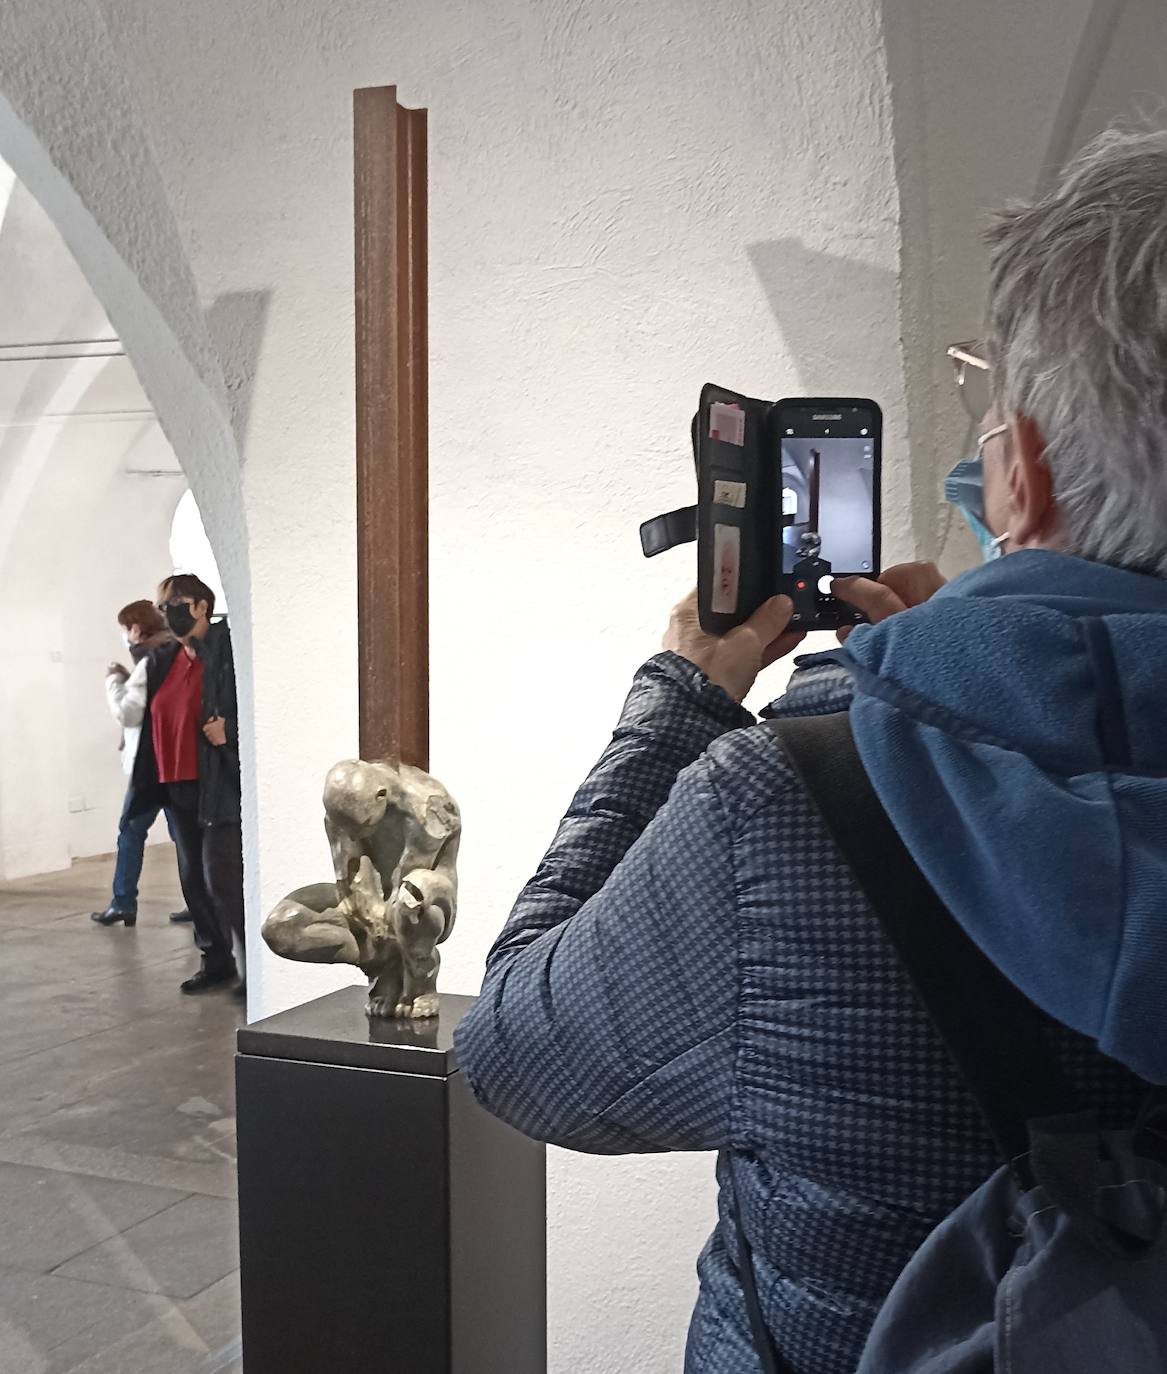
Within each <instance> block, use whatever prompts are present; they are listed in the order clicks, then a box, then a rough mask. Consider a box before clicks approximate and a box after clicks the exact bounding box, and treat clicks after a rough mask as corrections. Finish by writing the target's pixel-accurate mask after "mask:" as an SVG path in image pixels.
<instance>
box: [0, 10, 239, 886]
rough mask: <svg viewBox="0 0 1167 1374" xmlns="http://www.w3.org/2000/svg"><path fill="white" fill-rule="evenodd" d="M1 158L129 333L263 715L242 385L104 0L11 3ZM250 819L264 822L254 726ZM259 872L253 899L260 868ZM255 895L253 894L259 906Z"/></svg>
mask: <svg viewBox="0 0 1167 1374" xmlns="http://www.w3.org/2000/svg"><path fill="white" fill-rule="evenodd" d="M0 158H2V159H3V161H4V162H6V163H7V164H8V165H9V166H10V167H11V168H12V170H13V171H14V172H15V173H16V175H17V177H18V178H19V179H20V180H21V181H22V182H23V183H24V185H25V186H26V187H27V188H28V190H29V191H30V192H31V193H32V194H33V195H34V196H35V197H36V199H37V200H38V201H39V202H40V204H41V206H42V207H43V209H44V210H45V212H46V213H47V214H48V215H49V217H50V218H51V219H52V221H53V222H54V224H55V226H56V228H57V230H58V231H59V232H60V234H61V237H62V238H63V239H64V241H65V243H66V244H67V245H68V247H69V249H70V251H71V252H72V254H73V256H74V257H75V259H76V261H77V263H78V265H79V266H80V268H81V270H82V271H83V272H84V274H85V276H86V277H87V278H88V280H89V283H90V285H91V286H92V288H93V290H94V293H95V294H96V296H97V298H98V299H99V301H100V302H101V305H102V307H103V309H104V310H105V312H106V314H107V315H108V317H109V319H110V321H111V323H112V324H113V327H114V329H115V330H116V331H117V334H118V336H119V338H120V339H121V340H122V343H123V346H124V347H125V349H126V352H127V354H128V355H129V357H130V360H131V361H132V363H133V364H134V367H135V369H136V371H137V373H138V377H139V380H140V381H141V383H142V386H143V388H144V390H145V392H146V395H147V397H148V398H149V400H150V403H151V405H152V406H153V408H154V410H155V412H156V414H157V416H158V420H159V423H160V424H161V427H162V429H163V432H164V433H165V435H166V437H167V439H168V440H169V442H170V444H171V446H172V447H173V449H174V452H175V454H176V456H177V458H178V460H179V462H180V464H181V465H182V468H183V471H184V473H185V475H186V478H187V481H188V482H189V484H190V487H191V489H192V490H193V492H194V494H195V499H196V500H197V502H198V505H199V509H200V511H201V512H202V515H203V519H204V522H205V525H206V529H207V533H208V536H209V539H210V542H211V545H212V547H213V549H214V550H215V556H216V559H217V561H218V564H219V569H220V572H221V574H222V577H223V581H224V584H225V586H226V587H227V589H228V593H229V597H230V602H231V605H232V607H233V610H234V615H233V629H234V640H235V659H236V667H237V673H238V687H239V706H240V713H241V715H243V716H244V717H245V718H249V717H250V716H251V715H252V712H253V700H254V693H253V683H252V671H251V620H250V597H249V592H250V577H249V567H248V536H247V521H246V514H245V510H244V504H243V483H242V465H241V455H240V448H239V443H238V436H237V431H236V416H235V414H234V413H233V408H232V399H231V393H230V392H229V389H228V387H227V384H226V382H225V379H224V375H223V369H222V366H221V364H220V361H219V358H218V355H217V354H216V351H215V348H214V347H213V345H212V341H211V338H210V335H209V332H208V329H207V322H206V317H205V315H204V311H203V308H202V305H201V304H200V301H199V298H198V292H197V289H196V285H195V281H194V277H193V274H192V272H191V268H190V265H189V261H188V258H187V254H186V251H185V248H184V246H183V243H182V241H181V238H180V236H179V233H178V229H177V226H176V224H175V220H174V215H173V212H172V209H171V205H170V200H169V197H168V194H167V191H166V187H165V185H164V183H163V181H162V177H161V175H160V173H159V171H158V168H157V166H156V165H155V161H154V157H153V154H152V151H151V148H150V143H149V140H148V138H147V137H146V134H145V132H144V130H143V128H142V125H141V121H140V119H139V117H138V114H137V111H136V108H135V106H134V101H133V98H132V94H131V91H130V87H129V83H128V82H127V80H126V76H125V73H124V71H123V70H122V68H121V64H120V62H119V59H118V56H117V54H116V52H115V51H114V48H113V46H112V44H111V42H110V38H109V34H108V32H107V29H106V25H105V21H104V18H103V17H102V14H101V11H100V9H99V7H98V5H97V4H96V3H95V0H12V3H9V4H6V5H4V6H2V7H0ZM242 733H243V737H244V745H243V773H244V826H245V829H247V830H249V831H250V833H251V835H252V837H253V839H252V843H251V845H250V846H249V848H250V849H251V852H252V853H254V852H255V847H254V835H255V825H256V807H255V784H254V765H255V758H254V747H253V745H252V743H251V738H252V732H251V731H244V732H242ZM252 868H253V871H252V873H251V874H250V875H249V879H248V888H249V896H252V895H254V894H255V893H256V892H257V890H258V889H257V883H258V878H257V875H256V874H255V873H254V865H253V866H252ZM249 905H250V903H249Z"/></svg>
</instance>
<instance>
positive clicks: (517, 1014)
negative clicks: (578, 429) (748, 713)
mask: <svg viewBox="0 0 1167 1374" xmlns="http://www.w3.org/2000/svg"><path fill="white" fill-rule="evenodd" d="M678 662H679V660H678ZM650 667H651V665H650ZM706 685H708V684H706ZM697 686H698V688H699V687H700V684H697ZM721 695H722V696H723V697H724V701H725V703H726V704H727V705H732V703H730V699H729V697H728V696H724V694H721ZM636 698H637V692H636V691H635V690H634V693H633V697H632V698H630V708H631V711H632V719H631V721H629V720H628V719H627V717H628V713H627V712H626V719H625V720H624V721H622V722H621V729H620V730H618V731H617V734H616V737H615V739H614V740H613V744H612V745H611V746H610V747H609V749H608V751H606V752H605V755H604V758H603V759H601V761H600V764H599V765H598V766H597V768H596V769H595V770H594V771H593V773H592V775H591V777H590V778H589V779H588V782H587V783H585V785H584V787H583V788H582V789H581V791H580V793H579V795H578V796H577V798H576V801H575V803H574V804H573V807H572V811H571V812H570V813H569V815H568V817H567V819H566V820H565V821H564V823H563V825H562V826H561V827H560V831H559V834H558V836H557V837H556V840H555V842H554V844H553V845H552V847H551V849H550V851H549V852H548V854H547V856H546V858H545V859H544V861H543V864H542V865H541V866H540V869H539V872H538V874H537V875H536V877H535V878H534V879H533V880H532V881H531V882H530V883H529V884H528V885H527V887H526V888H525V889H524V890H523V892H522V894H521V895H520V897H519V900H518V902H517V904H516V906H515V909H514V912H513V913H512V915H511V918H510V920H509V921H508V923H507V926H506V929H505V930H504V932H503V935H502V937H501V938H500V940H499V941H498V943H497V944H496V945H495V948H494V950H493V951H492V952H491V955H490V957H489V960H488V963H487V975H486V981H485V984H484V986H483V990H482V996H481V998H480V999H479V1001H478V1003H477V1005H476V1006H475V1008H474V1010H473V1011H472V1012H471V1013H470V1015H469V1016H468V1017H467V1019H466V1020H465V1021H464V1022H463V1024H462V1026H461V1027H460V1028H459V1031H458V1035H457V1047H458V1054H459V1060H460V1062H461V1064H462V1067H463V1069H464V1071H465V1072H466V1074H467V1077H468V1079H469V1081H470V1083H471V1085H472V1086H473V1088H474V1090H475V1093H476V1094H477V1096H478V1098H479V1100H480V1101H481V1102H482V1103H483V1105H484V1106H486V1107H487V1109H488V1110H490V1111H491V1112H493V1113H494V1114H495V1115H497V1116H500V1117H502V1118H503V1119H504V1120H506V1121H508V1122H510V1124H511V1125H513V1126H515V1127H517V1128H518V1129H519V1130H522V1131H524V1132H525V1133H526V1134H528V1135H532V1136H535V1137H537V1138H539V1139H543V1140H548V1141H553V1142H555V1143H556V1144H559V1145H563V1146H566V1147H568V1148H570V1149H576V1150H585V1151H588V1152H592V1153H600V1154H624V1153H635V1152H643V1151H654V1150H705V1149H716V1148H720V1147H721V1146H724V1145H725V1144H727V1143H728V1140H729V1132H730V1103H731V1097H732V1084H733V1070H734V1054H735V1024H736V1021H735V1018H736V903H735V884H734V874H733V868H732V852H733V851H732V838H731V837H732V826H731V824H730V822H729V820H728V818H727V816H726V814H725V811H724V808H723V804H722V801H721V797H720V792H719V789H718V786H717V781H716V776H717V767H718V766H717V765H716V763H715V762H714V761H713V760H712V759H711V758H710V757H708V756H707V757H704V758H701V759H700V760H699V761H698V762H697V763H695V764H693V766H692V767H690V768H689V769H688V770H687V771H686V772H684V773H683V774H682V775H681V777H680V779H679V780H676V771H677V760H678V758H680V757H683V755H684V753H686V752H690V753H692V754H693V755H696V754H699V753H700V752H701V751H702V750H703V749H704V748H705V746H706V744H708V743H709V739H708V737H707V736H708V732H709V731H710V730H711V729H714V728H715V722H714V721H711V720H710V719H709V716H708V713H706V712H704V711H703V710H702V709H701V707H702V705H703V703H702V702H701V700H700V698H699V697H698V698H697V700H696V701H690V702H688V703H681V704H680V706H678V705H677V704H676V703H675V702H671V701H670V699H669V698H666V700H665V701H664V702H661V701H659V700H658V701H657V702H656V707H657V710H656V711H655V712H653V711H652V710H646V709H645V707H646V705H649V704H651V703H646V702H645V701H644V700H643V698H642V699H640V700H639V701H638V700H637V699H636ZM737 710H738V708H737V707H736V706H734V707H733V711H734V712H737ZM725 714H726V715H727V716H728V715H730V712H728V711H727V712H726V713H725ZM743 714H744V713H743ZM654 715H655V717H656V719H655V720H654ZM725 728H728V722H726V724H725V725H722V726H721V729H725ZM720 732H721V730H717V733H720ZM674 781H675V786H673V783H674ZM670 787H672V794H671V796H668V801H667V803H666V804H665V805H663V806H662V807H660V809H659V811H657V814H656V815H655V816H654V817H653V818H652V819H651V820H648V821H647V828H644V829H643V833H640V829H641V826H642V824H643V821H642V818H644V819H645V820H647V818H646V817H645V812H649V813H650V814H651V811H653V810H656V808H657V806H659V803H660V801H663V800H664V797H665V796H666V795H668V792H669V788H670ZM658 798H659V801H658ZM613 869H614V871H612V870H613Z"/></svg>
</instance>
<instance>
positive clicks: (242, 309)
mask: <svg viewBox="0 0 1167 1374" xmlns="http://www.w3.org/2000/svg"><path fill="white" fill-rule="evenodd" d="M270 304H271V292H270V291H228V292H225V293H224V294H223V295H222V296H220V297H219V298H218V299H217V300H216V301H213V302H212V303H211V305H210V306H208V308H207V333H208V334H210V336H211V343H212V344H213V345H214V348H215V352H216V353H217V354H218V355H219V362H220V364H221V365H222V368H223V380H224V382H225V383H226V385H227V398H228V400H229V401H230V403H231V428H232V430H233V432H234V434H235V442H236V444H237V445H238V446H239V459H240V463H241V464H242V463H244V462H246V460H247V451H246V447H245V441H246V438H247V424H248V421H249V419H250V417H251V395H252V392H253V390H254V389H255V373H256V369H257V367H258V366H259V348H260V344H261V343H262V342H263V334H264V329H265V328H266V325H267V311H268V306H269V305H270Z"/></svg>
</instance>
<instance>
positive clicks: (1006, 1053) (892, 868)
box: [764, 712, 1076, 1188]
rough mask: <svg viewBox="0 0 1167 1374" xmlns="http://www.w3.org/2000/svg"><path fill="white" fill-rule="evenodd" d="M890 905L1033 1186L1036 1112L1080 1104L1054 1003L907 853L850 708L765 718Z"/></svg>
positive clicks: (972, 1085) (974, 1084) (848, 853)
mask: <svg viewBox="0 0 1167 1374" xmlns="http://www.w3.org/2000/svg"><path fill="white" fill-rule="evenodd" d="M764 724H765V726H766V729H767V730H768V731H769V732H770V733H771V734H772V735H773V736H774V737H775V738H776V739H777V740H778V741H779V742H780V743H781V745H782V747H783V749H784V750H785V753H786V757H787V759H788V761H789V762H790V764H791V766H792V767H793V768H794V771H795V772H796V773H797V775H798V777H799V779H800V780H801V782H802V784H803V786H804V787H805V788H806V790H807V792H808V793H809V794H810V796H811V798H812V800H813V801H814V803H815V805H816V806H817V808H818V810H819V811H820V813H821V814H822V817H823V820H824V821H825V823H826V826H827V829H828V830H829V831H830V833H831V835H832V837H833V838H834V840H835V843H836V844H837V845H838V846H839V848H840V850H842V853H843V856H844V858H845V859H846V860H847V862H848V863H849V864H850V866H851V869H852V870H853V872H854V874H855V877H856V879H857V880H858V883H859V886H860V887H861V888H862V889H863V891H864V893H865V894H866V896H867V899H868V901H869V902H870V903H871V905H872V907H873V908H874V910H875V913H876V915H877V916H878V917H879V921H880V924H881V925H882V927H883V930H884V933H885V934H886V935H887V937H888V939H889V940H890V941H891V943H892V945H893V946H894V947H895V950H896V952H897V954H898V955H899V958H900V961H901V963H902V964H903V966H904V967H905V969H906V970H907V972H908V975H909V976H910V978H911V980H912V983H913V985H914V986H915V989H916V993H917V996H918V997H919V999H920V1001H921V1002H922V1003H923V1006H924V1008H925V1010H926V1011H927V1012H928V1015H929V1016H930V1017H931V1019H932V1022H933V1024H934V1025H935V1026H936V1029H937V1031H938V1032H939V1033H940V1036H941V1038H942V1039H943V1041H944V1044H945V1046H946V1047H947V1049H948V1053H949V1055H950V1056H951V1058H952V1059H953V1061H954V1062H955V1064H956V1066H957V1068H958V1069H959V1071H960V1074H961V1076H962V1077H963V1079H964V1081H965V1083H966V1085H967V1086H968V1088H969V1090H970V1091H971V1093H972V1095H973V1097H974V1098H975V1100H976V1102H977V1105H978V1106H979V1108H980V1110H981V1115H982V1116H983V1117H984V1119H985V1124H986V1125H987V1126H988V1128H989V1132H990V1134H991V1135H992V1137H993V1140H994V1142H995V1143H996V1146H997V1149H998V1151H999V1152H1000V1156H1001V1158H1002V1160H1003V1161H1004V1162H1005V1163H1006V1164H1008V1165H1009V1167H1010V1169H1011V1170H1012V1171H1013V1172H1014V1174H1015V1175H1016V1176H1017V1179H1018V1182H1019V1183H1020V1184H1021V1185H1022V1186H1023V1187H1025V1188H1030V1187H1032V1186H1033V1183H1034V1177H1033V1173H1032V1170H1031V1165H1030V1155H1029V1151H1030V1137H1029V1129H1028V1123H1029V1121H1030V1120H1031V1119H1032V1118H1034V1117H1059V1118H1065V1117H1068V1116H1073V1115H1074V1113H1075V1110H1076V1108H1075V1103H1074V1099H1073V1094H1072V1093H1071V1090H1070V1088H1069V1085H1068V1084H1067V1082H1066V1080H1065V1077H1064V1075H1063V1073H1062V1069H1061V1066H1060V1064H1059V1063H1058V1061H1057V1059H1056V1058H1055V1057H1054V1055H1053V1053H1052V1051H1051V1050H1050V1048H1049V1046H1048V1045H1047V1044H1046V1041H1045V1036H1044V1034H1043V1028H1044V1026H1045V1025H1046V1024H1047V1021H1046V1018H1045V1017H1044V1016H1043V1014H1042V1013H1041V1012H1040V1011H1039V1010H1038V1009H1037V1008H1036V1007H1035V1006H1034V1005H1033V1003H1032V1002H1030V1001H1029V999H1028V998H1027V997H1025V996H1024V995H1023V994H1022V993H1021V992H1020V991H1019V990H1018V989H1017V988H1016V987H1015V986H1014V985H1013V984H1012V983H1011V982H1010V981H1009V980H1008V978H1006V977H1005V975H1004V974H1003V973H1002V972H1001V971H1000V969H998V968H997V967H996V965H995V964H993V963H992V962H991V961H990V960H989V959H988V958H987V957H986V955H985V954H983V953H982V952H981V950H980V949H979V947H978V946H977V945H976V944H975V943H974V941H973V940H972V939H971V938H970V936H969V935H968V934H967V933H966V932H965V931H964V929H963V928H962V927H961V926H960V925H959V924H958V922H957V921H956V920H955V918H954V917H953V916H952V914H951V913H950V912H949V911H948V909H947V907H946V906H945V905H944V903H943V902H942V901H941V900H940V898H939V897H938V896H937V895H936V892H935V890H934V889H933V887H932V885H931V883H929V882H928V880H927V878H926V877H925V876H924V874H923V873H922V872H921V871H920V869H919V867H918V866H917V865H916V863H915V860H913V858H912V856H911V855H910V854H909V853H908V850H907V849H906V847H905V846H904V842H903V841H902V840H901V839H900V837H899V835H898V834H897V832H896V829H895V827H894V825H893V824H892V822H891V820H890V819H889V817H888V814H887V812H886V811H885V810H884V809H883V805H882V803H881V802H880V800H879V797H878V796H877V795H876V792H875V789H874V788H873V787H872V785H871V781H870V779H869V778H868V776H867V771H866V769H865V768H864V767H863V762H862V760H861V759H860V757H859V751H858V750H857V748H856V747H855V739H854V736H853V735H852V733H851V722H850V719H849V717H848V715H847V714H846V712H841V713H837V714H834V715H827V716H804V717H788V718H784V719H778V720H768V721H765V722H764Z"/></svg>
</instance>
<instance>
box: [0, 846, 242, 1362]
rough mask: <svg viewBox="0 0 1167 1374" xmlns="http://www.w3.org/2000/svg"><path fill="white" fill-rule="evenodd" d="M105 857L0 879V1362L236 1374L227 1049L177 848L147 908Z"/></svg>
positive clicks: (224, 1002) (226, 1008)
mask: <svg viewBox="0 0 1167 1374" xmlns="http://www.w3.org/2000/svg"><path fill="white" fill-rule="evenodd" d="M111 872H112V862H111V861H110V860H86V861H85V862H83V863H79V864H76V865H74V867H73V868H72V869H70V870H69V871H67V872H65V873H51V874H45V875H44V876H41V877H37V878H29V879H25V880H23V881H20V882H16V883H0V941H2V952H0V1374H67V1372H69V1374H239V1371H241V1370H242V1364H241V1362H240V1358H239V1275H238V1264H239V1260H238V1246H237V1240H236V1218H235V1104H234V1091H233V1083H232V1072H233V1065H232V1056H233V1053H234V1037H235V1028H236V1026H237V1025H239V1024H240V1023H241V1022H242V1020H243V1007H242V1004H241V1003H240V1002H238V1001H237V1000H236V999H235V998H233V997H232V996H231V994H230V992H228V991H214V992H211V993H204V994H203V995H202V996H199V997H184V996H183V995H182V994H180V993H179V991H178V984H179V983H180V982H181V981H182V979H183V978H185V977H186V976H187V975H188V974H189V973H191V972H193V970H194V969H195V968H196V967H197V964H198V960H197V956H196V953H195V950H194V948H193V946H192V944H191V936H190V927H189V926H172V925H170V924H169V922H168V921H167V919H166V917H167V913H168V912H169V911H171V910H173V909H174V908H175V907H176V906H178V905H180V904H181V899H180V897H179V894H178V882H177V877H176V875H175V870H174V851H173V850H172V848H171V847H170V846H169V845H160V846H155V847H152V848H151V849H150V850H148V851H147V861H146V871H145V873H144V875H143V883H142V892H141V906H140V909H139V916H138V925H137V927H136V928H135V929H133V930H126V929H125V928H124V927H122V926H115V927H114V928H112V929H110V930H103V929H101V928H100V927H97V926H94V925H93V923H92V922H91V921H90V920H89V912H90V911H94V910H98V909H100V908H101V907H104V906H105V904H106V901H107V900H108V896H109V879H110V876H111Z"/></svg>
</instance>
